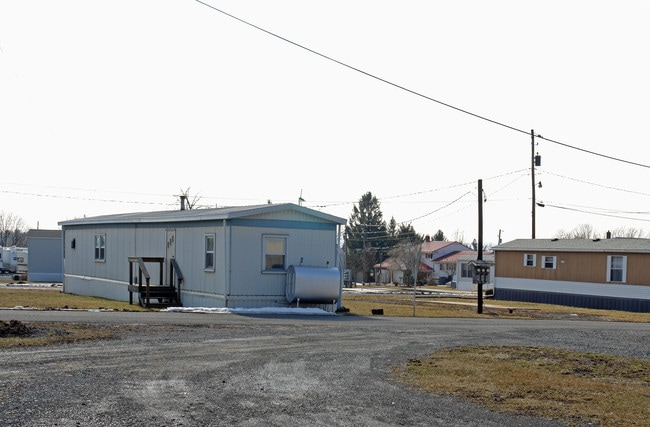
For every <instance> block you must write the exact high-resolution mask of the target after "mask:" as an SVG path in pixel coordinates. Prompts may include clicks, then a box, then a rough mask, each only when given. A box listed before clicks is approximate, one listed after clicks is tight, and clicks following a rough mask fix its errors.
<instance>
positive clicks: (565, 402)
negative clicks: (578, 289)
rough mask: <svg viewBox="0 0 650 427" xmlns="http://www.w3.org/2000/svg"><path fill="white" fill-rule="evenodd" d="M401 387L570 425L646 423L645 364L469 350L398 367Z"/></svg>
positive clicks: (649, 414)
mask: <svg viewBox="0 0 650 427" xmlns="http://www.w3.org/2000/svg"><path fill="white" fill-rule="evenodd" d="M396 374H397V375H399V376H400V377H401V378H402V379H403V380H404V381H405V382H406V383H408V384H410V385H412V386H415V387H417V388H420V389H422V390H425V391H429V392H433V393H436V394H445V395H452V396H457V397H463V398H468V399H471V400H473V401H475V402H477V403H479V404H481V405H483V406H485V407H487V408H489V409H490V410H493V411H499V412H510V413H515V414H521V415H532V416H540V417H544V418H549V419H556V420H560V421H562V422H565V423H568V424H570V425H577V424H582V423H588V422H592V423H597V424H598V425H601V426H629V427H635V426H647V425H648V420H649V419H650V361H648V360H644V359H634V358H625V357H616V356H606V355H601V354H591V353H579V352H573V351H567V350H559V349H553V348H537V347H509V346H482V347H474V346H466V347H457V348H451V349H445V350H441V351H438V352H436V353H434V354H433V355H431V357H430V358H428V359H424V360H419V359H413V360H411V361H409V363H408V365H407V366H406V367H405V368H402V369H397V370H396Z"/></svg>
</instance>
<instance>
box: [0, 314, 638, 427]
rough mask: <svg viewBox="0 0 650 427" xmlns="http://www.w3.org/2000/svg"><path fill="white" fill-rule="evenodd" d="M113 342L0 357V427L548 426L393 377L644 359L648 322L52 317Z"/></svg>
mask: <svg viewBox="0 0 650 427" xmlns="http://www.w3.org/2000/svg"><path fill="white" fill-rule="evenodd" d="M12 319H15V320H20V321H23V322H27V321H66V322H83V323H97V324H102V325H107V327H111V328H114V329H115V330H116V331H117V338H116V339H112V340H103V341H94V342H84V343H77V344H66V345H57V346H51V347H40V348H26V349H12V350H4V351H0V425H2V426H91V425H93V426H94V425H97V426H230V425H237V426H307V425H309V426H373V427H375V426H397V425H407V426H415V425H421V426H556V425H562V424H558V423H556V422H553V421H549V420H543V419H537V418H528V417H517V416H512V415H507V414H497V413H492V412H489V411H487V410H484V409H482V408H480V407H477V406H474V405H472V404H470V403H468V402H467V401H464V400H460V399H454V398H449V397H438V396H432V395H428V394H423V393H420V392H418V391H416V390H413V389H410V388H408V387H406V386H404V385H403V384H401V383H400V382H398V381H396V380H395V378H394V377H393V376H392V374H391V368H392V367H393V366H396V365H402V364H404V363H405V362H406V361H407V360H408V359H410V358H419V357H424V356H426V355H427V354H429V353H430V352H432V351H434V350H436V349H438V348H442V347H449V346H456V345H464V344H505V345H531V346H552V347H558V348H567V349H573V350H579V351H586V352H598V353H608V354H616V355H624V356H636V357H642V358H645V359H650V325H648V324H633V323H615V322H585V321H577V320H576V321H561V320H552V321H542V320H535V321H520V320H510V319H504V320H499V319H422V318H417V319H414V318H389V317H380V316H377V317H354V316H279V315H270V316H259V315H257V316H242V315H235V314H194V313H130V312H114V313H111V312H109V313H104V312H83V311H82V312H52V311H47V312H43V311H33V312H30V311H9V310H4V311H2V310H0V320H4V321H9V320H12Z"/></svg>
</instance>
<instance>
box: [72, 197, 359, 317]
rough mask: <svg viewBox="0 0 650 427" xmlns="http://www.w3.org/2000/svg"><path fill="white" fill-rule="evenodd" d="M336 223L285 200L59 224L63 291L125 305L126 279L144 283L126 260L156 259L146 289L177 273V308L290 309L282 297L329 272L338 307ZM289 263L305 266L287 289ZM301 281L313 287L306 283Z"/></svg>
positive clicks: (328, 292) (338, 223)
mask: <svg viewBox="0 0 650 427" xmlns="http://www.w3.org/2000/svg"><path fill="white" fill-rule="evenodd" d="M345 223H346V220H345V219H342V218H338V217H335V216H332V215H328V214H325V213H322V212H319V211H315V210H312V209H308V208H305V207H302V206H298V205H295V204H292V203H286V204H266V205H257V206H244V207H227V208H214V209H192V210H180V211H162V212H149V213H141V212H140V213H129V214H117V215H106V216H99V217H93V218H82V219H76V220H69V221H63V222H60V223H59V224H60V225H61V227H62V232H63V247H64V253H63V259H64V262H63V271H64V277H63V291H64V292H68V293H74V294H80V295H92V296H100V297H104V298H110V299H116V300H123V301H126V300H129V298H130V293H129V290H130V289H131V290H132V289H135V288H134V286H135V285H134V282H138V281H139V283H136V284H139V285H142V281H143V280H144V279H142V277H141V274H140V276H138V275H137V274H136V275H134V274H133V270H132V262H133V261H135V260H137V259H139V260H140V262H142V261H143V260H144V261H145V262H146V261H148V260H152V259H154V258H155V259H157V260H162V261H161V262H162V264H161V267H160V268H157V267H154V268H149V274H150V275H151V282H152V283H157V281H160V282H161V283H163V282H164V283H169V282H170V281H172V280H173V276H174V274H173V272H174V271H175V272H176V274H179V275H182V278H183V280H182V287H181V290H180V295H179V296H180V301H181V303H182V305H183V306H186V307H231V308H234V307H242V308H246V307H251V308H252V307H274V306H288V305H290V304H291V303H293V302H294V301H290V300H289V298H291V299H292V300H293V299H294V298H296V297H297V299H300V296H301V292H302V290H303V289H302V287H305V286H309V283H312V282H313V283H317V284H319V285H318V286H322V283H323V280H321V279H319V278H322V277H324V276H325V277H332V274H331V273H332V269H336V270H337V271H338V272H339V274H338V275H337V281H338V283H336V284H335V286H337V289H338V295H339V297H338V299H337V300H338V304H339V306H340V288H341V286H342V279H340V278H341V277H342V276H341V274H340V271H341V270H342V268H343V266H342V261H341V260H342V256H341V249H340V238H341V227H342V226H343V225H345ZM162 266H164V267H162ZM172 266H174V267H172ZM292 266H293V267H294V268H293V269H290V267H292ZM298 266H299V267H311V268H301V269H298V271H299V273H298V274H300V275H301V276H300V277H298V278H297V279H298V280H296V281H295V282H293V283H290V284H289V285H290V286H288V283H287V282H288V280H287V279H288V275H287V273H288V272H289V271H290V270H291V271H292V272H294V274H292V275H290V276H292V277H291V278H292V279H293V280H295V279H296V277H295V271H296V269H295V267H298ZM324 272H326V274H322V273H324ZM310 274H311V275H314V276H316V280H314V281H310V280H306V279H307V278H306V277H305V276H304V275H310ZM296 283H297V284H298V289H296ZM329 283H330V284H328V285H325V286H329V287H330V288H329V289H326V290H324V291H323V293H322V294H323V295H324V298H327V300H328V301H319V302H322V303H326V302H329V303H330V304H333V303H334V301H331V300H329V298H331V295H332V291H331V286H332V285H331V282H329ZM130 285H131V286H130ZM289 287H290V288H291V292H290V293H291V296H288V294H289V292H288V291H287V290H288V288H289ZM305 295H306V296H308V297H309V298H308V299H311V300H312V301H313V300H318V298H314V296H315V295H316V296H317V295H319V292H318V291H317V290H316V291H314V290H313V289H309V290H306V292H305ZM325 296H326V297H325Z"/></svg>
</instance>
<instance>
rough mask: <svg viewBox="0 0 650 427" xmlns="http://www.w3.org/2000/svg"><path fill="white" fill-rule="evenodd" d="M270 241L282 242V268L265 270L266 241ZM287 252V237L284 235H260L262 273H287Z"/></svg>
mask: <svg viewBox="0 0 650 427" xmlns="http://www.w3.org/2000/svg"><path fill="white" fill-rule="evenodd" d="M270 240H283V241H284V243H283V246H284V253H283V254H282V257H283V266H282V268H267V265H266V257H267V251H266V247H267V244H266V243H267V241H270ZM288 252H289V236H288V235H284V234H263V235H262V273H271V274H272V273H286V272H287V268H288V266H287V258H288V256H287V254H288ZM270 255H279V254H273V253H272V254H270Z"/></svg>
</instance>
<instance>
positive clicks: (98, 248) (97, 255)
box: [93, 233, 106, 262]
mask: <svg viewBox="0 0 650 427" xmlns="http://www.w3.org/2000/svg"><path fill="white" fill-rule="evenodd" d="M98 239H99V242H98ZM98 243H99V245H98ZM93 260H94V261H95V262H106V233H97V234H95V236H94V237H93Z"/></svg>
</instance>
